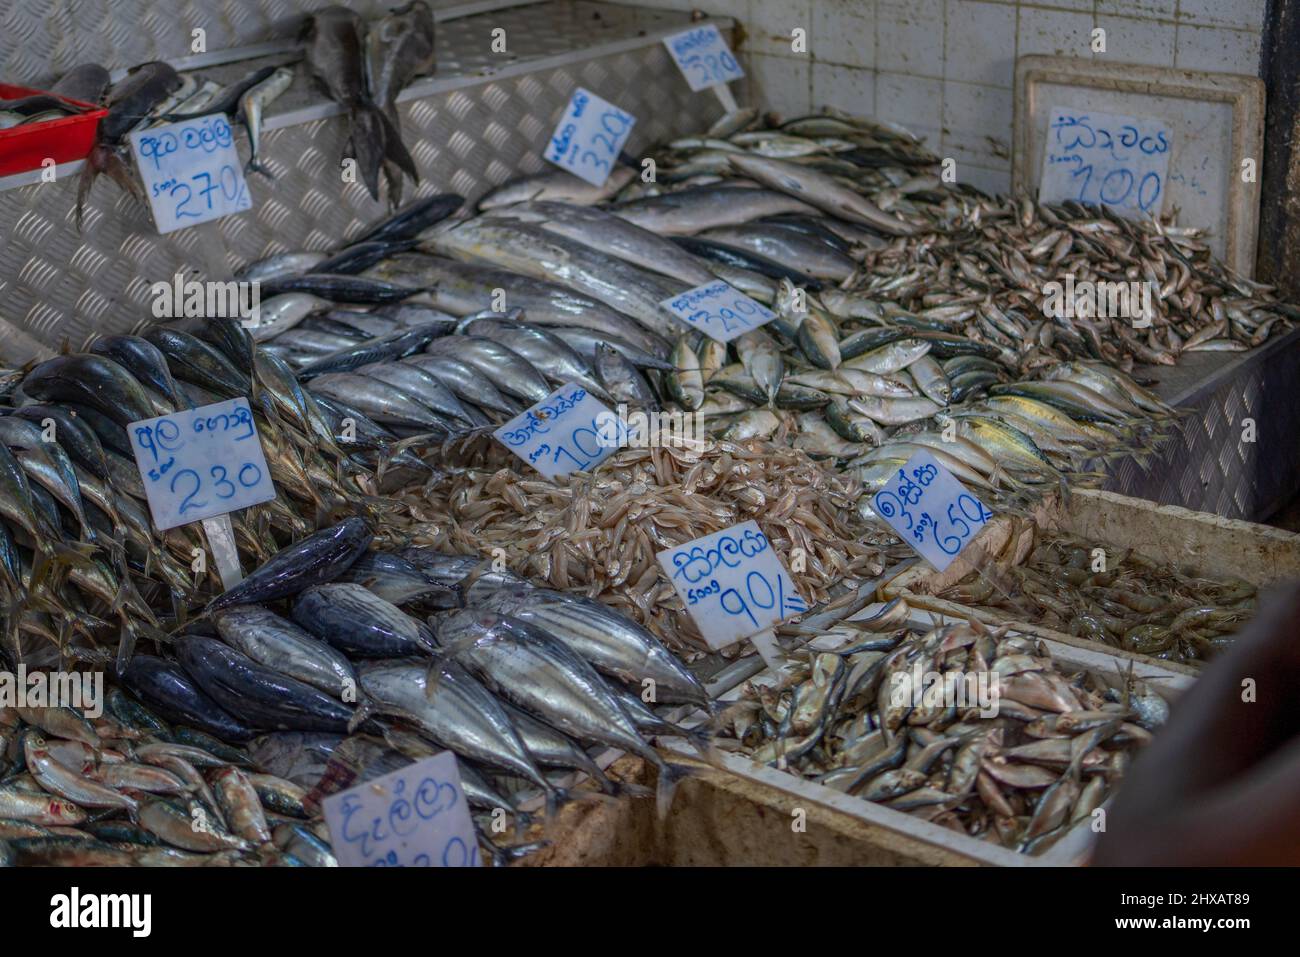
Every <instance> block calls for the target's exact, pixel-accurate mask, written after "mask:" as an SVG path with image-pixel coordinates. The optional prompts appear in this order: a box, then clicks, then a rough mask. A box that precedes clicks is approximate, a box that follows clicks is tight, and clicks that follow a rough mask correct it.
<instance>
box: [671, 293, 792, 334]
mask: <svg viewBox="0 0 1300 957" xmlns="http://www.w3.org/2000/svg"><path fill="white" fill-rule="evenodd" d="M659 305H661V306H663V307H664V308H665V309H667V310H668V311H669V312H670V313H672V314H673V315H674V316H676V317H677V318H678V319H680V320H682V321H683V322H685V323H689V324H690V325H692V326H694V327H695V328H697V329H699V330H700V332H702V333H704V334H705V335H706V336H708V337H709V338H710V339H716V340H717V341H718V342H730V341H731V340H732V339H735V338H736V337H737V336H743V335H744V334H745V333H747V332H749V331H750V330H751V329H757V328H758V327H759V326H761V325H763V324H764V323H767V322H771V321H772V320H773V319H775V318H776V313H774V312H773V311H772V310H771V309H768V308H767V307H766V306H764V305H763V304H762V303H758V302H755V301H754V300H753V299H750V298H749V297H748V296H746V295H745V294H744V293H743V292H737V291H736V290H735V289H732V288H731V287H730V286H728V285H727V284H726V283H725V282H723V281H722V280H721V279H719V280H717V281H715V282H706V283H705V284H704V285H703V286H696V287H695V288H694V289H688V290H686V292H684V293H681V294H680V295H677V296H673V297H672V298H670V299H665V300H664V301H663V302H661V303H659Z"/></svg>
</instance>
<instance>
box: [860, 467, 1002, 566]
mask: <svg viewBox="0 0 1300 957" xmlns="http://www.w3.org/2000/svg"><path fill="white" fill-rule="evenodd" d="M872 505H874V506H875V509H876V512H877V513H878V514H879V515H880V517H881V518H883V519H884V520H885V521H886V522H888V523H889V526H890V527H891V528H892V529H893V530H894V531H896V532H898V534H899V535H900V536H901V537H902V539H903V541H905V542H907V544H909V545H911V546H912V548H914V549H915V550H916V551H917V553H918V554H919V555H920V556H921V557H922V558H924V559H925V560H926V561H928V562H929V563H930V564H931V565H933V566H934V567H935V568H937V569H938V570H939V571H943V570H944V569H945V568H947V567H948V566H949V565H951V564H952V560H953V559H954V558H956V557H957V554H958V553H959V552H960V551H961V550H962V549H963V548H965V547H966V543H967V542H969V541H970V540H971V538H972V537H974V535H975V533H976V532H978V531H979V530H980V529H981V528H983V527H984V525H985V523H986V522H987V521H988V520H989V519H990V518H992V517H993V513H992V512H990V511H989V510H988V509H987V508H985V507H984V503H983V502H981V501H980V500H979V499H977V498H976V497H975V496H974V495H972V494H971V493H970V492H968V491H966V488H965V486H963V485H962V484H961V483H960V482H958V481H957V480H956V479H955V478H953V477H952V473H951V472H949V471H948V470H947V469H945V468H944V467H943V466H942V465H940V464H939V463H938V461H936V460H935V457H934V456H933V455H931V454H930V453H929V452H924V451H923V452H917V453H916V454H915V455H913V456H912V457H911V458H910V459H908V460H907V464H906V465H904V466H903V467H902V468H901V469H899V470H898V475H896V476H895V477H894V478H892V479H890V480H889V483H888V484H887V485H885V487H884V488H882V489H881V490H880V491H879V492H877V493H876V495H875V497H874V498H873V499H872Z"/></svg>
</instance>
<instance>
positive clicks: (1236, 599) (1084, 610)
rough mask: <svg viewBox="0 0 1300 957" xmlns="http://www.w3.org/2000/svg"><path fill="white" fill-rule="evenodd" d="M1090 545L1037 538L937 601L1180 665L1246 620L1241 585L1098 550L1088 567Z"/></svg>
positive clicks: (1250, 594) (1246, 597)
mask: <svg viewBox="0 0 1300 957" xmlns="http://www.w3.org/2000/svg"><path fill="white" fill-rule="evenodd" d="M1097 548H1098V546H1097V545H1096V544H1095V543H1091V542H1087V541H1084V540H1082V539H1076V538H1072V537H1068V536H1053V537H1050V538H1045V539H1043V540H1041V541H1040V542H1039V544H1038V545H1037V547H1035V548H1034V549H1033V550H1032V551H1031V552H1030V553H1029V554H1028V556H1027V557H1026V558H1025V559H1024V561H1023V562H1022V563H1011V562H1009V561H1008V562H1005V563H1004V562H1001V561H998V562H995V563H994V565H993V567H992V568H991V569H988V570H986V571H985V572H984V573H983V574H980V575H970V576H968V577H966V578H965V579H963V580H962V581H960V582H957V583H956V584H954V585H953V586H952V587H950V588H948V589H947V590H945V591H944V592H942V593H941V594H940V597H942V598H946V599H950V600H952V601H957V602H960V603H962V604H964V605H974V606H982V607H989V608H995V609H998V610H999V611H1001V612H1003V613H1006V614H1009V615H1013V616H1015V618H1016V619H1017V620H1027V621H1030V622H1033V623H1034V624H1039V625H1043V626H1045V627H1047V628H1052V629H1054V630H1056V631H1060V632H1065V633H1067V634H1071V635H1074V636H1076V637H1079V638H1087V639H1089V640H1091V641H1096V642H1100V643H1102V644H1106V645H1111V646H1113V647H1118V648H1123V649H1124V650H1125V651H1132V652H1136V653H1138V654H1143V655H1151V656H1153V657H1156V658H1163V659H1165V660H1167V661H1176V662H1181V663H1183V664H1198V663H1200V662H1203V661H1205V660H1207V659H1210V658H1213V657H1214V656H1215V655H1218V654H1219V653H1221V652H1222V651H1224V650H1226V649H1227V648H1228V647H1229V646H1230V645H1231V644H1232V642H1233V640H1234V635H1235V633H1236V632H1237V631H1239V630H1240V629H1241V627H1242V625H1243V623H1244V622H1246V621H1247V620H1249V619H1250V618H1252V617H1253V616H1254V614H1255V600H1256V588H1255V586H1254V585H1252V584H1250V583H1249V582H1245V581H1242V580H1240V579H1226V580H1222V581H1216V580H1214V579H1210V578H1205V577H1203V576H1199V575H1192V574H1188V573H1186V572H1183V571H1180V570H1179V569H1178V568H1177V567H1175V566H1173V565H1170V564H1168V563H1165V562H1156V561H1152V560H1150V559H1148V558H1144V557H1143V556H1142V555H1140V554H1138V553H1137V552H1134V551H1132V550H1125V551H1124V552H1122V553H1120V554H1118V555H1116V554H1114V553H1113V551H1112V550H1105V549H1103V552H1104V553H1105V559H1106V560H1105V565H1104V568H1102V569H1101V570H1096V568H1097V562H1096V559H1095V554H1096V549H1097ZM995 583H1000V584H995Z"/></svg>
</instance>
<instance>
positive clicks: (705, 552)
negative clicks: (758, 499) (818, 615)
mask: <svg viewBox="0 0 1300 957" xmlns="http://www.w3.org/2000/svg"><path fill="white" fill-rule="evenodd" d="M656 557H657V558H658V559H659V564H660V565H661V566H662V567H663V570H664V573H665V574H667V576H668V580H669V581H671V582H672V583H673V587H674V588H675V589H676V590H677V594H678V595H679V596H680V597H681V599H682V601H683V602H685V603H686V610H687V611H688V612H690V615H691V620H692V621H694V622H695V624H696V627H698V628H699V629H700V634H701V635H703V636H704V640H705V641H706V642H708V644H709V647H710V648H714V649H717V648H724V647H726V646H727V645H730V644H732V643H734V642H737V641H739V640H740V639H741V638H749V637H751V636H754V635H757V634H759V633H760V632H765V631H767V630H768V629H770V628H771V627H772V626H773V625H776V624H780V623H781V622H783V621H785V619H787V618H789V617H790V616H791V615H797V614H799V613H800V612H804V611H807V610H808V603H807V602H805V601H804V600H803V599H802V598H801V597H799V592H798V591H797V590H796V589H795V585H794V581H793V580H792V579H791V578H790V573H789V572H787V571H786V570H785V566H784V565H783V564H781V559H780V558H778V557H777V555H776V552H775V551H773V549H772V544H771V542H769V541H768V540H767V536H765V535H764V534H763V532H762V531H761V530H760V529H759V527H758V523H757V522H754V521H749V522H742V523H741V524H740V525H733V526H732V527H731V528H727V529H724V530H722V531H720V532H714V533H713V534H712V535H705V536H704V537H703V538H697V539H695V541H693V542H687V543H686V544H685V545H679V546H678V547H676V548H668V549H665V550H664V551H662V552H659V553H658V555H656Z"/></svg>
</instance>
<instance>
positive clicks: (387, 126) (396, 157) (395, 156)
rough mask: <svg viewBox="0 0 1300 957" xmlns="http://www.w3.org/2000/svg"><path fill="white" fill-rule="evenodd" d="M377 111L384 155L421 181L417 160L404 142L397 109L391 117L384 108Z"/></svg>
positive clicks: (413, 177)
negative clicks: (381, 131) (412, 156)
mask: <svg viewBox="0 0 1300 957" xmlns="http://www.w3.org/2000/svg"><path fill="white" fill-rule="evenodd" d="M376 113H377V114H378V116H379V124H380V127H381V129H382V130H383V137H384V140H383V142H384V156H385V157H386V158H387V159H388V160H390V161H391V162H392V163H394V164H395V165H396V166H397V167H398V169H400V170H401V171H402V172H403V173H406V174H407V175H408V176H410V177H411V179H413V180H415V182H417V183H418V182H420V171H419V169H417V168H416V165H415V160H414V159H412V158H411V154H410V152H409V151H408V150H407V148H406V144H405V143H403V142H402V131H401V127H400V126H399V125H398V122H397V118H396V116H397V114H396V111H394V113H393V116H391V117H390V116H388V115H387V114H385V113H384V112H383V111H382V110H376Z"/></svg>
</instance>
